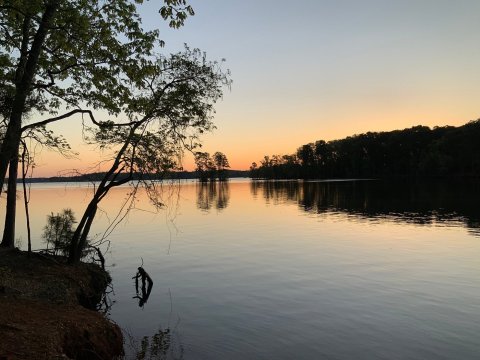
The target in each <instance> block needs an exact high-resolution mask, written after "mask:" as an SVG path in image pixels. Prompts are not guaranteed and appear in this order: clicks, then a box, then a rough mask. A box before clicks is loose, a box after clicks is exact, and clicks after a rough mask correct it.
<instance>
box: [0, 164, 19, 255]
mask: <svg viewBox="0 0 480 360" xmlns="http://www.w3.org/2000/svg"><path fill="white" fill-rule="evenodd" d="M17 171H18V159H12V160H11V161H10V167H9V171H8V190H7V212H6V215H5V227H4V230H3V238H2V244H1V246H2V247H8V248H14V247H15V214H16V207H17Z"/></svg>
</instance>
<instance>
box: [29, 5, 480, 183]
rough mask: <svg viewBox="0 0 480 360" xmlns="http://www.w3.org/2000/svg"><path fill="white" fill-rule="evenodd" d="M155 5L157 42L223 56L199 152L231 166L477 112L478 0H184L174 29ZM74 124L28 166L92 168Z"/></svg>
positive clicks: (150, 24)
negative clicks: (59, 151)
mask: <svg viewBox="0 0 480 360" xmlns="http://www.w3.org/2000/svg"><path fill="white" fill-rule="evenodd" d="M159 3H160V1H159V0H156V1H153V0H152V1H149V2H145V4H144V5H142V6H141V11H140V12H141V14H142V17H143V23H144V27H145V28H146V29H152V28H159V29H160V33H161V37H162V39H163V40H164V41H165V42H166V46H165V48H164V49H162V50H161V51H162V52H164V53H165V52H175V51H177V50H181V49H182V48H183V44H184V43H187V44H188V45H189V46H190V47H193V48H200V49H201V50H203V51H205V52H206V53H207V56H208V58H209V59H211V60H220V59H222V58H225V59H226V63H225V68H228V69H230V71H231V73H232V80H233V84H232V87H231V89H230V90H229V89H226V90H225V93H224V96H223V99H222V100H221V101H220V102H219V103H218V104H217V106H216V116H215V119H214V122H215V125H216V126H217V129H216V130H215V131H214V132H212V133H210V134H207V135H206V136H204V137H203V144H204V145H203V150H204V151H208V152H210V153H214V152H215V151H221V152H223V153H225V154H226V155H227V157H228V159H229V161H230V165H231V168H232V169H248V168H249V166H250V164H251V163H252V162H253V161H256V162H258V161H259V160H260V159H262V158H263V156H264V155H273V154H291V153H294V152H295V151H296V149H297V148H298V147H300V146H301V145H303V144H306V143H309V142H314V141H316V140H320V139H323V140H333V139H339V138H343V137H346V136H350V135H354V134H360V133H364V132H367V131H389V130H395V129H404V128H408V127H412V126H415V125H427V126H431V127H433V126H443V125H454V126H459V125H462V124H464V123H466V122H468V121H470V120H474V119H477V118H478V117H480V116H479V114H480V103H478V99H479V95H480V88H479V86H478V84H480V71H478V69H479V68H480V1H478V0H457V1H451V0H448V1H446V0H401V1H400V0H362V1H358V0H303V1H295V2H293V1H285V0H241V1H239V0H237V1H234V0H190V1H189V3H190V4H191V5H192V6H193V8H194V9H195V13H196V14H195V16H193V17H190V18H189V19H187V21H186V23H185V26H184V27H182V28H180V29H178V30H174V29H170V28H168V26H167V24H166V23H165V22H164V21H163V20H161V18H160V16H159V14H158V12H157V9H158V7H159ZM100 116H101V114H100ZM78 123H79V122H78V121H77V120H75V119H73V120H72V121H71V122H70V123H66V122H63V123H62V124H58V125H56V126H57V128H55V127H52V129H54V130H58V131H61V132H62V133H64V134H65V135H66V138H67V139H68V140H69V141H70V142H71V143H72V145H73V147H74V149H75V150H77V151H79V152H80V155H79V156H78V158H77V159H63V158H61V157H60V156H58V155H54V154H51V153H47V152H43V153H42V155H41V157H39V159H38V161H37V163H38V167H37V168H36V171H35V174H34V175H35V176H54V175H57V173H65V171H64V170H68V169H72V168H75V169H79V170H82V171H85V170H89V169H93V168H92V166H93V165H94V164H95V163H96V161H97V159H98V149H90V150H88V149H86V148H85V146H83V145H82V144H81V138H80V136H79V135H78V134H79V133H80V130H79V128H78V127H77V125H76V124H78ZM184 165H185V168H186V169H188V170H192V169H193V164H192V159H191V158H189V157H186V158H185V160H184ZM67 172H68V171H67Z"/></svg>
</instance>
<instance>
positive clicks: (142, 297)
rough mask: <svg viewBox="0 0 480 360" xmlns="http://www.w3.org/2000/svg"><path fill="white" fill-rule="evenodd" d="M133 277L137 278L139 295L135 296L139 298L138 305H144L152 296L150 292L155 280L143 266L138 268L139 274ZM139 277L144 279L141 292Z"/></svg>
mask: <svg viewBox="0 0 480 360" xmlns="http://www.w3.org/2000/svg"><path fill="white" fill-rule="evenodd" d="M132 279H135V291H136V293H137V295H136V296H134V297H133V298H134V299H138V306H140V307H142V306H143V305H145V303H146V302H147V300H148V298H149V296H150V293H151V292H152V287H153V280H152V278H151V277H150V275H148V273H147V272H146V271H145V269H144V268H143V267H142V266H140V267H139V268H138V271H137V274H136V275H135V276H134V277H133V278H132ZM138 279H141V280H142V288H141V293H140V292H139V291H138ZM147 282H148V287H147Z"/></svg>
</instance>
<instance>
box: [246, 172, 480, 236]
mask: <svg viewBox="0 0 480 360" xmlns="http://www.w3.org/2000/svg"><path fill="white" fill-rule="evenodd" d="M250 190H251V193H252V195H253V196H254V197H257V196H258V195H259V194H261V195H263V198H264V199H265V201H266V202H267V203H274V204H276V203H285V202H290V203H296V204H297V205H298V207H299V208H300V209H301V210H303V211H305V212H308V213H312V214H322V213H343V214H347V215H349V216H352V217H353V218H354V219H366V220H378V219H385V220H390V221H394V222H406V223H415V224H434V223H436V224H438V223H450V224H463V226H466V227H467V228H468V230H469V231H470V232H472V233H473V234H475V235H480V209H479V207H478V204H479V203H480V184H477V183H473V182H472V183H458V182H445V181H429V182H408V181H405V182H402V183H399V182H391V181H381V180H352V181H312V182H307V181H252V182H251V185H250Z"/></svg>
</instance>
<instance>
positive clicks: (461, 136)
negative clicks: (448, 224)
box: [250, 120, 480, 179]
mask: <svg viewBox="0 0 480 360" xmlns="http://www.w3.org/2000/svg"><path fill="white" fill-rule="evenodd" d="M478 139H480V120H476V121H471V122H469V123H467V124H465V125H463V126H460V127H453V126H445V127H435V128H433V129H430V128H428V127H426V126H415V127H412V128H410V129H404V130H396V131H390V132H378V133H377V132H368V133H366V134H361V135H354V136H350V137H347V138H345V139H341V140H333V141H328V142H326V141H324V140H319V141H316V142H315V143H309V144H306V145H302V146H301V147H300V148H299V149H298V150H297V152H296V153H295V154H292V155H283V156H280V155H274V156H272V157H269V156H265V157H264V158H263V159H262V160H261V161H260V166H258V165H257V164H256V163H253V164H252V166H251V167H250V176H251V177H252V178H257V179H259V178H262V179H329V178H392V177H404V178H405V177H409V178H413V177H479V176H480V141H478Z"/></svg>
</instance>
